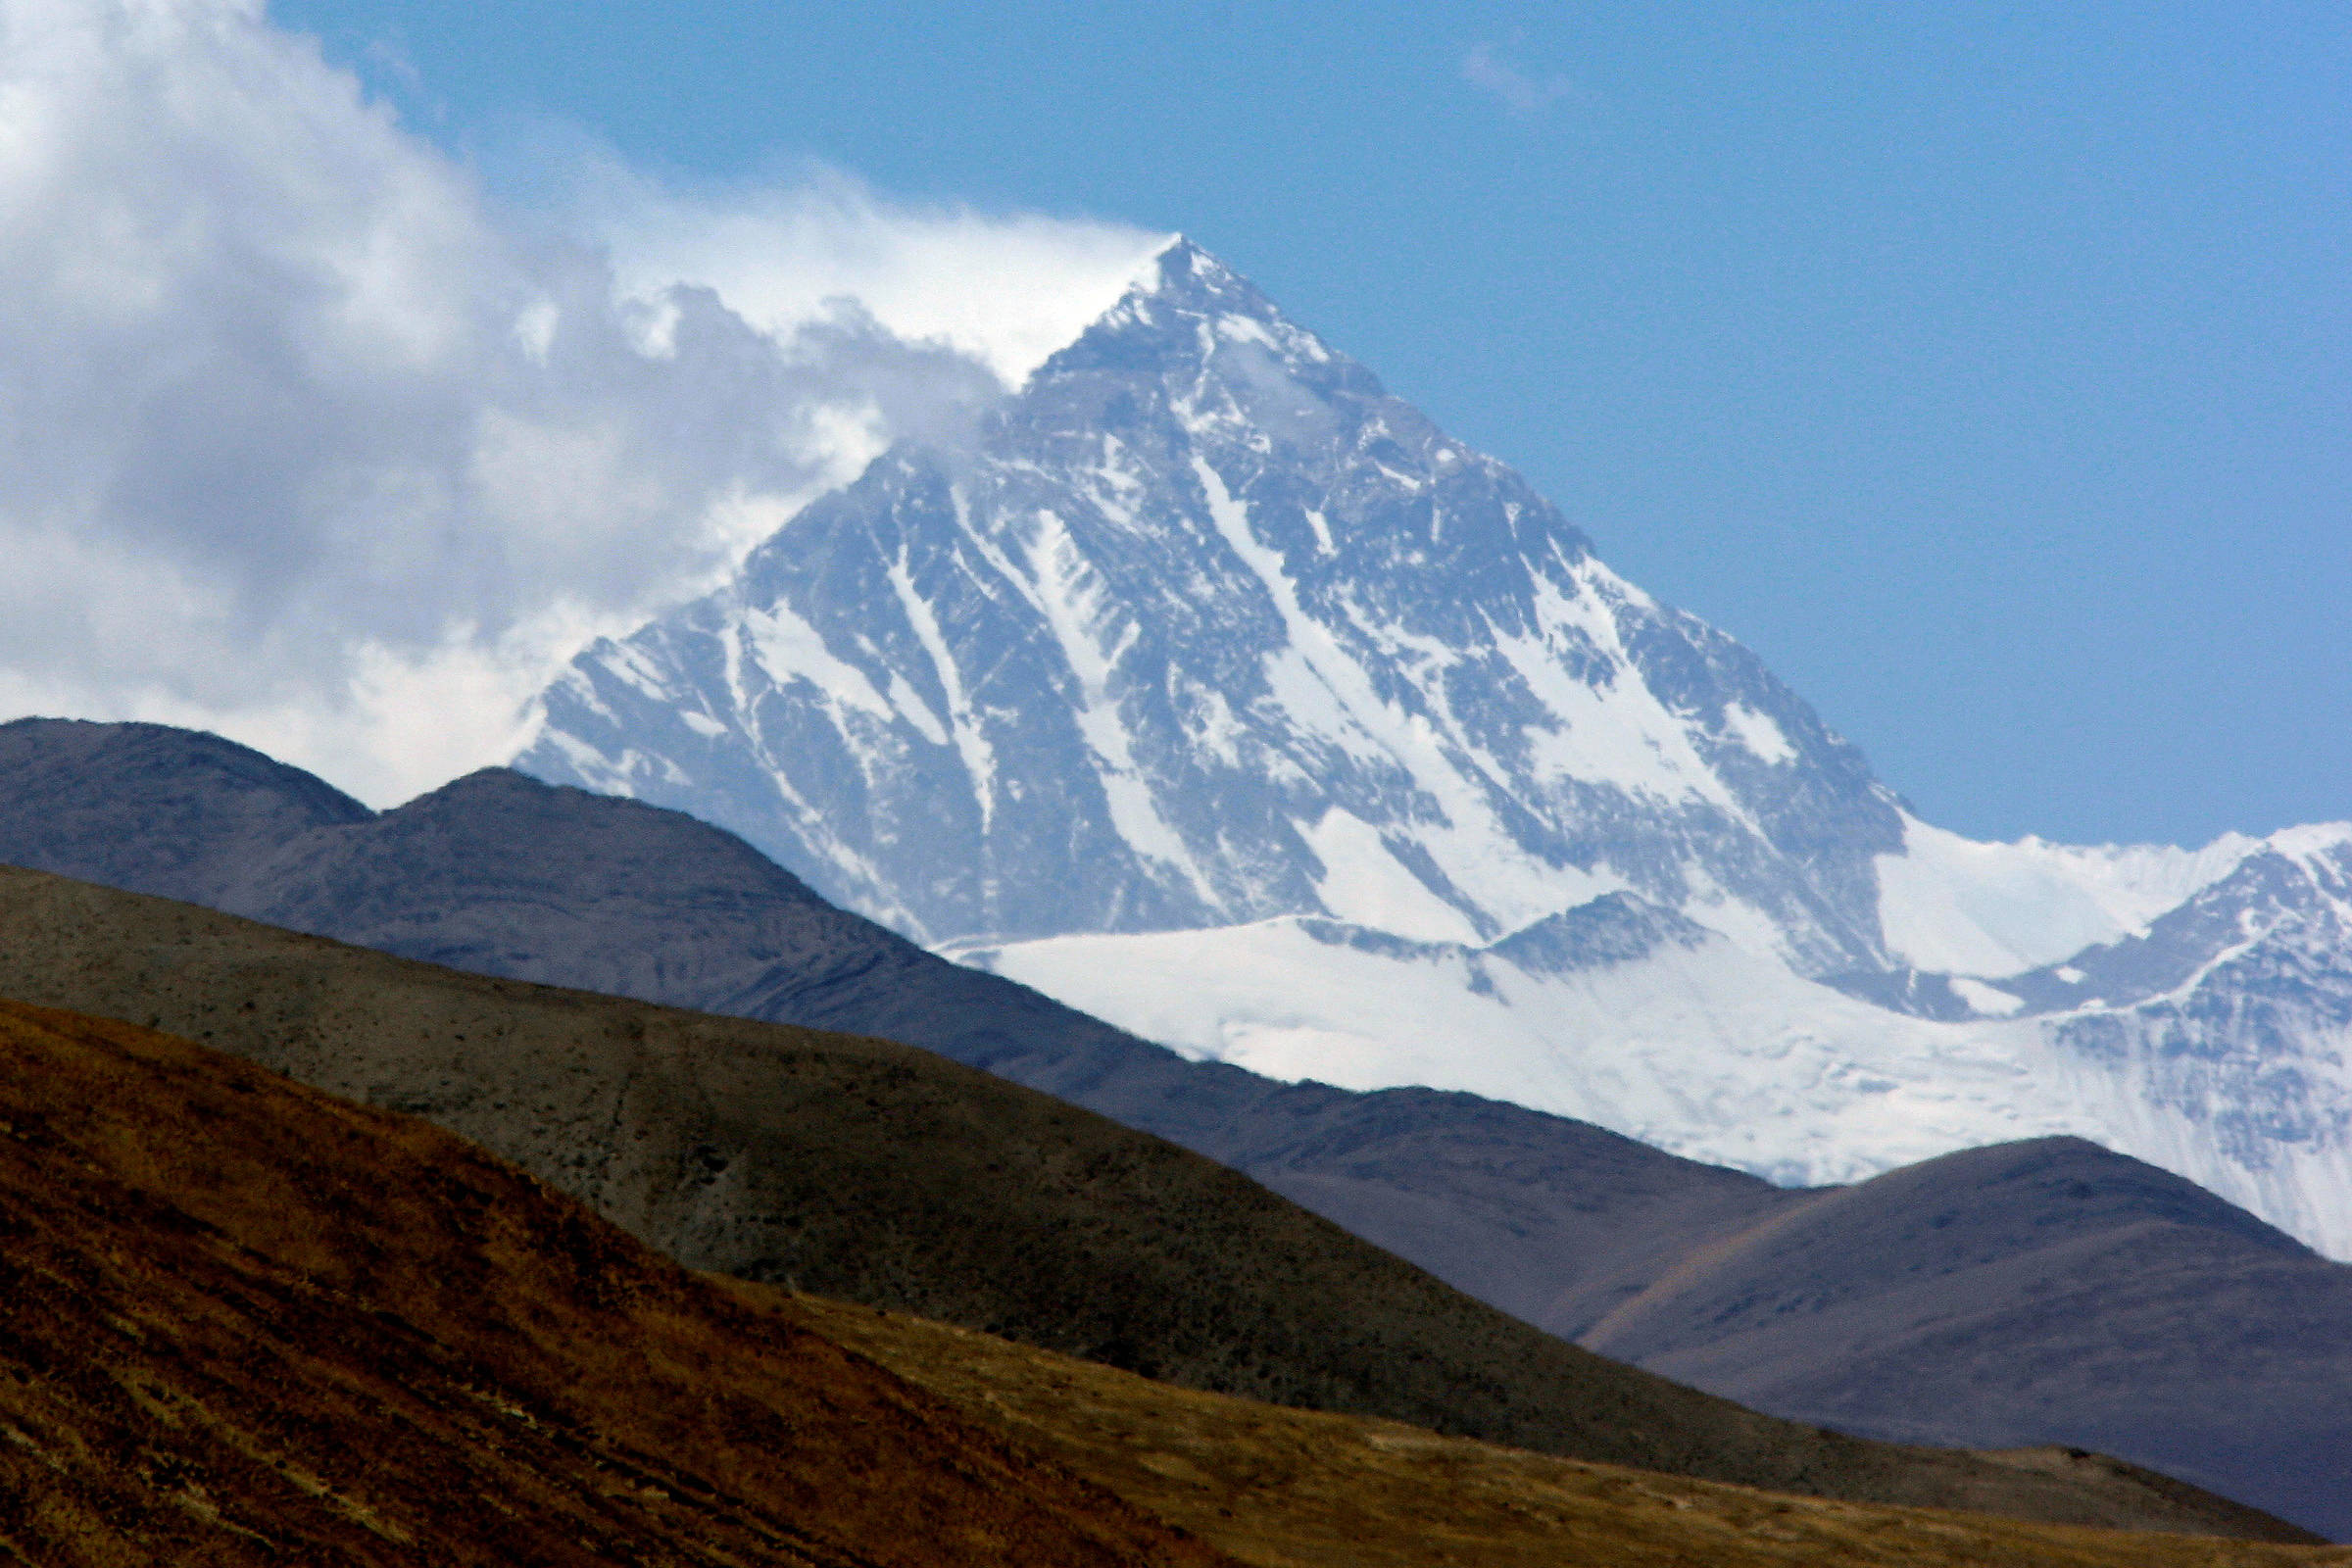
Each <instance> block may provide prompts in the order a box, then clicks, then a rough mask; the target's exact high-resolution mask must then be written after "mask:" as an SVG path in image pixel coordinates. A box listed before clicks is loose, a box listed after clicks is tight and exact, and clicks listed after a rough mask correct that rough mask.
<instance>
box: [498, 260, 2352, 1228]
mask: <svg viewBox="0 0 2352 1568" xmlns="http://www.w3.org/2000/svg"><path fill="white" fill-rule="evenodd" d="M544 706H545V712H546V722H545V725H544V728H543V730H542V732H541V734H540V736H539V738H538V740H537V741H536V742H535V744H533V746H532V747H531V748H530V749H529V750H528V751H527V752H526V753H525V754H524V755H523V756H522V757H521V758H519V759H518V760H517V764H516V765H517V766H519V767H521V768H522V769H523V770H525V771H527V772H531V773H533V774H536V775H538V776H540V777H542V778H546V779H549V780H553V781H557V782H566V783H575V784H579V785H582V786H584V787H587V788H589V789H592V790H597V791H600V792H605V793H613V794H622V795H629V796H634V797H636V798H638V799H641V800H644V801H648V802H652V803H657V804H661V805H664V806H669V807H674V808H677V809H683V810H686V811H689V812H691V813H693V814H695V815H697V816H700V817H702V818H704V819H706V820H708V821H711V822H714V823H717V824H720V825H722V826H725V827H727V828H729V829H731V830H733V831H735V832H737V833H740V834H741V835H743V836H744V837H745V838H747V839H749V840H750V841H751V842H752V843H753V844H755V845H757V846H758V847H759V848H760V849H761V850H762V851H764V852H766V853H767V854H769V855H770V856H772V857H774V858H776V859H777V860H778V861H780V862H781V863H782V864H784V865H785V866H786V867H788V868H789V869H791V870H792V871H794V872H796V873H797V874H799V875H800V876H802V877H803V878H805V879H806V880H807V881H808V882H809V884H810V885H811V886H813V887H814V888H815V889H816V890H817V891H818V892H820V893H821V894H823V895H824V896H825V897H827V898H829V899H832V900H834V901H836V902H838V903H840V904H843V905H845V906H847V907H851V908H854V909H858V910H859V911H861V912H864V913H866V914H869V915H871V916H873V917H875V918H877V919H880V920H882V921H884V922H885V923H887V924H889V925H892V926H894V927H895V928H897V929H898V930H900V931H902V932H904V933H906V934H907V935H908V936H910V937H912V938H914V939H915V940H917V941H919V942H922V943H924V944H925V945H927V946H930V947H932V948H934V949H935V950H937V951H940V952H943V953H947V954H950V955H953V956H957V957H959V958H961V959H963V960H964V961H967V962H970V963H973V964H976V965H980V966H984V967H990V968H994V969H996V970H997V971H999V972H1001V973H1003V974H1005V975H1008V976H1011V977H1013V978H1017V979H1020V980H1022V981H1024V982H1025V983H1027V984H1030V985H1033V986H1035V987H1037V988H1038V989H1040V990H1043V991H1045V992H1047V993H1049V994H1050V995H1054V996H1055V997H1058V998H1060V999H1061V1000H1063V1001H1066V1002H1069V1003H1071V1004H1072V1005H1077V1006H1080V1007H1082V1008H1084V1009H1085V1010H1086V1011H1088V1012H1091V1013H1093V1014H1095V1015H1097V1016H1100V1017H1104V1018H1107V1019H1109V1020H1110V1021H1112V1022H1114V1023H1117V1024H1120V1025H1122V1026H1124V1027H1127V1028H1129V1029H1132V1030H1134V1031H1135V1032H1136V1033H1138V1034H1141V1035H1143V1036H1145V1037H1147V1038H1150V1039H1154V1040H1159V1041H1163V1042H1165V1043H1167V1044H1169V1045H1171V1046H1174V1047H1176V1048H1177V1049H1179V1050H1181V1051H1183V1052H1185V1053H1187V1054H1192V1055H1195V1056H1201V1057H1215V1058H1219V1059H1224V1060H1228V1061H1233V1062H1237V1063H1239V1064H1242V1065H1246V1066H1250V1067H1252V1068H1255V1069H1258V1070H1261V1071H1264V1072H1268V1073H1271V1074H1273V1075H1275V1076H1278V1077H1285V1078H1315V1079H1320V1080H1324V1081H1328V1082H1333V1083H1337V1084H1341V1085H1345V1086H1348V1087H1354V1088H1376V1087H1382V1086H1386V1085H1396V1084H1421V1085H1429V1086H1434V1087H1438V1088H1446V1089H1461V1090H1469V1091H1473V1092H1476V1093H1480V1094H1483V1095H1488V1096H1491V1097H1494V1098H1497V1099H1502V1100H1509V1101H1514V1102H1517V1103H1523V1104H1527V1105H1531V1106H1534V1107H1536V1108H1540V1109H1544V1110H1548V1111H1554V1112H1559V1113H1563V1114H1569V1115H1575V1116H1580V1117H1584V1118H1587V1119H1590V1120H1593V1121H1596V1122H1599V1123H1601V1124H1603V1125H1606V1126H1610V1127H1613V1128H1616V1129H1618V1130H1620V1131H1623V1132H1626V1133H1629V1134H1632V1135H1634V1136H1637V1137H1640V1138H1642V1139H1644V1140H1646V1141H1649V1142H1651V1143H1654V1144H1657V1145H1660V1146H1662V1147H1664V1148H1667V1149H1670V1150H1673V1151H1676V1152H1682V1153H1687V1154H1692V1155H1696V1156H1700V1157H1704V1158H1708V1159H1714V1160H1719V1161H1722V1162H1725V1163H1729V1164H1733V1165H1737V1166H1740V1167H1742V1168H1745V1169H1748V1170H1752V1171H1756V1172H1759V1173H1761V1174H1765V1175H1767V1176H1770V1177H1772V1178H1773V1179H1775V1180H1779V1181H1784V1182H1796V1181H1803V1182H1823V1181H1844V1180H1853V1179H1859V1178H1862V1177H1866V1176H1868V1175H1871V1174H1873V1173H1876V1172H1878V1171H1882V1170H1886V1169H1889V1168H1892V1167H1893V1166H1896V1165H1899V1164H1903V1163H1906V1162H1909V1161H1912V1160H1916V1159H1920V1158H1926V1157H1931V1156H1934V1155H1936V1154H1940V1153H1943V1152H1949V1151H1953V1150H1957V1149H1961V1148H1965V1147H1969V1146H1973V1145H1981V1144H1988V1143H1996V1142H2002V1141H2005V1140H2013V1139H2018V1138H2024V1137H2036V1136H2058V1135H2076V1136H2082V1137H2086V1138H2089V1139H2091V1140H2093V1141H2095V1142H2098V1143H2101V1144H2103V1145H2106V1146H2107V1147H2109V1148H2113V1149H2117V1150H2121V1151H2124V1152H2130V1153H2132V1154H2135V1155H2138V1156H2140V1157H2142V1158H2145V1159H2148V1160H2150V1161H2152V1162H2154V1163H2157V1164H2159V1165H2162V1166H2165V1167H2167V1168H2170V1169H2172V1170H2175V1171H2177V1172H2180V1174H2182V1175H2185V1176H2187V1177H2189V1178H2191V1179H2192V1180H2195V1181H2197V1182H2200V1183H2202V1184H2204V1185H2205V1186H2207V1187H2209V1188H2211V1189H2212V1190H2214V1191H2216V1192H2218V1193H2220V1194H2222V1195H2223V1196H2225V1197H2227V1198H2229V1199H2230V1200H2231V1201H2235V1202H2238V1203H2241V1204H2243V1205H2245V1206H2247V1207H2249V1208H2251V1209H2253V1210H2255V1211H2256V1212H2258V1213H2260V1214H2262V1215H2263V1216H2264V1217H2265V1218H2267V1219H2269V1220H2271V1221H2272V1222H2274V1223H2275V1224H2277V1225H2278V1226H2280V1227H2281V1228H2283V1229H2285V1230H2286V1231H2288V1232H2290V1233H2292V1234H2294V1235H2297V1236H2299V1237H2301V1238H2303V1239H2304V1240H2306V1241H2308V1242H2311V1243H2313V1244H2314V1245H2317V1246H2318V1247H2320V1248H2321V1249H2322V1250H2325V1251H2327V1252H2329V1253H2330V1254H2332V1255H2336V1256H2345V1255H2352V1068H2348V1067H2347V1065H2346V1054H2345V1051H2344V1045H2345V1041H2346V1039H2347V1035H2348V1034H2352V901H2348V900H2347V889H2348V888H2352V830H2345V829H2342V828H2311V829H2298V830H2293V831H2291V832H2289V833H2285V834H2280V835H2277V836H2275V837H2274V838H2272V839H2269V840H2259V841H2258V840H2252V839H2245V838H2236V837H2232V838H2229V839H2226V840H2224V841H2222V842H2220V843H2218V844H2216V845H2213V846H2208V847H2205V848H2204V849H2202V850H2196V851H2185V850H2172V849H2166V848H2161V847H2157V848H2147V847H2134V848H2126V849H2115V848H2097V849H2076V848H2069V847H2065V846H2054V845H2047V844H2042V843H2039V842H2038V841H2034V840H2028V841H2025V842H2023V843H2021V844H2016V845H1985V844H1972V843H1969V842H1968V841H1965V840H1962V839H1959V838H1957V837H1955V836H1953V835H1950V834H1947V833H1942V832H1940V831H1938V830H1936V829H1935V828H1934V827H1932V826H1930V825H1928V824H1925V823H1922V822H1920V821H1918V820H1917V819H1916V818H1915V817H1914V816H1913V815H1912V814H1911V813H1910V812H1909V811H1908V810H1907V809H1905V807H1904V805H1903V803H1902V802H1901V801H1900V799H1899V798H1898V797H1897V796H1896V795H1894V794H1893V793H1892V792H1891V791H1890V790H1889V789H1887V787H1886V786H1885V785H1884V784H1882V783H1881V782H1879V781H1878V780H1877V779H1876V778H1874V776H1873V775H1872V773H1871V771H1870V768H1869V766H1868V764H1867V763H1866V761H1865V760H1864V759H1863V758H1862V756H1861V755H1860V753H1859V752H1858V751H1857V750H1856V749H1855V748H1853V747H1852V746H1851V745H1849V744H1847V743H1846V742H1845V741H1844V740H1842V739H1841V738H1839V737H1838V735H1836V734H1835V733H1833V732H1832V731H1831V730H1830V729H1829V728H1828V727H1827V726H1825V725H1824V723H1823V722H1822V721H1821V719H1820V718H1819V717H1818V716H1817V715H1816V714H1815V713H1814V712H1813V711H1812V710H1811V709H1810V708H1809V707H1808V706H1807V705H1806V704H1805V703H1804V702H1803V701H1802V700H1801V699H1800V698H1798V697H1797V696H1796V695H1795V694H1794V693H1792V692H1791V691H1789V689H1788V688H1787V687H1786V686H1785V685H1784V684H1783V683H1782V682H1781V681H1779V680H1778V679H1777V678H1775V677H1774V675H1773V674H1772V673H1771V671H1770V670H1768V669H1767V668H1766V667H1765V666H1764V665H1763V663H1762V662H1760V661H1759V660H1757V659H1756V658H1755V657H1754V655H1752V654H1751V653H1750V652H1748V651H1747V650H1746V649H1744V648H1742V647H1741V646H1740V644H1739V643H1737V642H1735V641H1734V640H1732V639H1731V638H1729V637H1728V636H1726V635H1724V634H1723V633H1721V632H1719V631H1717V630H1715V629H1714V628H1712V627H1710V626H1708V625H1706V624H1704V623H1703V622H1701V621H1699V620H1697V619H1696V618H1694V617H1692V616H1691V615H1688V614H1685V613H1679V612H1677V611H1674V610H1672V609H1670V608H1668V607H1665V606H1663V605H1660V604H1658V603H1657V602H1656V601H1654V600H1652V599H1651V598H1650V597H1649V596H1647V595H1645V594H1644V593H1642V591H1641V590H1640V589H1638V588H1636V587H1634V586H1633V585H1631V584H1630V583H1628V582H1626V581H1625V580H1624V579H1623V578H1621V577H1619V576H1618V575H1617V574H1616V573H1614V572H1613V571H1611V570H1610V569H1609V568H1608V566H1607V565H1606V564H1603V563H1602V562H1601V561H1600V560H1599V559H1598V558H1597V556H1596V555H1595V554H1594V553H1593V547H1592V545H1591V544H1590V542H1589V541H1588V540H1587V539H1586V537H1585V536H1584V535H1583V534H1582V533H1581V532H1579V531H1578V530H1577V529H1576V528H1575V527H1574V526H1572V525H1571V524H1570V523H1569V522H1568V521H1567V520H1566V519H1565V518H1563V517H1562V516H1561V515H1560V514H1559V513H1558V511H1557V510H1556V509H1555V508H1553V507H1552V506H1550V505H1549V504H1548V503H1546V502H1545V501H1544V499H1543V498H1542V497H1541V496H1540V495H1538V494H1536V493H1535V491H1534V490H1533V489H1532V488H1531V487H1530V486H1529V485H1528V484H1527V483H1526V481H1525V480H1523V479H1522V478H1520V477H1519V476H1518V475H1517V474H1515V473H1514V472H1512V471H1511V470H1510V469H1509V468H1508V467H1506V466H1503V465H1501V464H1499V463H1497V462H1495V460H1493V459H1491V458H1488V457H1485V456H1482V455H1481V454H1478V453H1476V452H1474V451H1472V450H1470V449H1468V448H1466V447H1464V446H1463V445H1461V444H1460V443H1458V442H1456V441H1453V440H1451V439H1450V438H1448V437H1446V435H1445V434H1444V433H1443V432H1441V431H1440V430H1438V429H1437V428H1436V427H1435V426H1434V425H1433V424H1432V423H1431V422H1430V421H1429V420H1428V419H1427V418H1426V417H1424V416H1422V415H1421V414H1419V413H1417V412H1416V411H1414V410H1413V409H1411V408H1410V407H1408V406H1406V405H1405V404H1403V403H1401V402H1400V401H1398V400H1397V399H1395V398H1393V397H1391V396H1389V395H1388V394H1387V393H1386V392H1385V391H1384V390H1383V388H1382V387H1381V385H1380V383H1379V381H1378V380H1377V379H1376V378H1375V377H1374V376H1373V375H1372V374H1371V372H1369V371H1368V370H1366V369H1365V368H1363V367H1361V366H1359V365H1356V364H1355V363H1353V362H1351V361H1349V360H1348V359H1347V358H1346V357H1345V356H1344V355H1342V354H1340V353H1338V352H1336V351H1335V350H1333V349H1331V348H1330V347H1328V346H1327V345H1325V344H1324V343H1322V342H1321V341H1320V340H1319V339H1317V338H1316V337H1315V336H1314V335H1313V334H1311V333H1309V332H1307V331H1305V330H1303V329H1301V328H1299V326H1297V325H1295V324H1294V323H1292V322H1290V321H1289V320H1287V319H1285V318H1284V317H1283V316H1282V314H1281V313H1280V312H1279V311H1278V310H1276V309H1275V307H1274V306H1273V305H1272V304H1271V303H1270V302H1269V301H1267V300H1266V299H1265V298H1264V296H1263V295H1261V294H1260V293H1259V292H1258V291H1257V290H1256V289H1255V288H1253V287H1252V286H1251V285H1250V284H1249V283H1248V282H1247V281H1245V280H1243V279H1242V278H1240V277H1238V276H1236V275H1235V274H1234V273H1233V272H1232V271H1230V270H1228V269H1226V268H1224V267H1223V266H1221V265H1220V264H1219V263H1217V262H1216V261H1215V260H1214V259H1212V258H1210V257H1208V256H1206V255H1205V254H1203V253H1202V252H1201V251H1200V250H1199V249H1198V248H1196V247H1194V246H1192V245H1190V244H1188V243H1185V242H1182V241H1178V242H1175V243H1172V244H1171V245H1170V246H1169V247H1168V248H1167V249H1166V250H1164V251H1163V252H1162V253H1161V254H1160V255H1159V256H1158V258H1157V259H1156V262H1155V264H1154V266H1153V267H1152V270H1150V272H1149V275H1147V276H1145V277H1143V278H1142V279H1141V280H1140V281H1139V282H1138V283H1137V285H1136V286H1135V287H1134V288H1133V289H1132V290H1131V291H1130V292H1129V293H1128V294H1127V295H1126V296H1125V297H1124V298H1123V299H1122V300H1121V301H1120V302H1119V303H1118V304H1117V305H1116V306H1115V307H1114V308H1113V309H1112V310H1111V311H1110V312H1109V313H1108V314H1107V315H1105V316H1103V318H1102V319H1099V320H1098V321H1097V322H1096V323H1095V324H1094V325H1093V326H1091V327H1090V328H1089V329H1088V330H1087V331H1086V332H1085V333H1084V334H1082V335H1081V336H1080V337H1079V338H1078V339H1077V340H1076V341H1075V342H1073V343H1071V344H1070V345H1069V346H1068V347H1066V348H1065V349H1063V350H1062V351H1061V352H1060V353H1058V354H1056V355H1055V356H1054V357H1053V358H1052V359H1051V360H1049V361H1048V362H1047V363H1046V364H1045V365H1044V366H1043V367H1042V368H1040V369H1039V370H1038V371H1037V372H1036V373H1035V374H1033V375H1032V376H1031V377H1030V379H1029V380H1028V381H1027V383H1026V384H1025V385H1024V386H1022V387H1021V388H1020V389H1019V390H1018V391H1017V392H1016V393H1014V394H1012V395H1011V396H1009V397H1008V398H1007V399H1006V400H1005V402H1004V403H1003V404H1002V405H1001V406H1000V407H999V408H998V409H997V410H995V411H994V412H993V413H992V414H991V415H990V416H989V417H988V418H987V419H986V420H985V421H984V423H983V426H982V428H981V430H980V431H979V433H978V435H977V437H976V438H975V439H974V440H973V441H972V442H971V443H969V444H968V445H965V446H959V447H952V448H951V447H938V446H933V447H924V446H914V445H908V446H902V447H899V448H897V449H894V450H893V451H891V452H890V453H888V454H886V455H885V456H884V457H883V458H881V459H880V460H878V461H877V462H876V463H875V464H874V465H873V466H872V467H871V468H869V469H868V471H867V472H866V473H865V474H864V475H863V476H861V477H860V478H859V479H858V480H857V481H856V482H855V483H853V484H851V485H849V486H848V487H846V488H844V489H842V490H840V491H838V492H836V493H834V494H832V495H830V496H827V497H825V498H823V499H821V500H819V501H818V502H816V503H814V504H813V505H811V506H809V508H807V509H806V510H805V511H804V512H802V513H801V514H800V515H797V516H796V517H794V518H793V519H792V520H791V521H790V522H788V523H787V524H786V525H785V526H784V527H783V528H782V529H781V530H780V531H779V532H778V533H777V534H776V535H775V536H774V537H772V538H771V539H769V540H768V541H767V542H765V543H764V544H763V545H761V546H760V548H759V549H758V550H756V551H755V552H753V554H752V555H751V556H750V557H749V558H748V559H747V560H746V562H745V563H744V564H743V566H742V568H741V570H740V571H739V572H738V574H737V575H736V576H735V578H734V579H733V580H732V581H730V582H729V583H728V584H727V585H726V586H725V587H723V588H722V589H720V590H719V591H717V592H715V593H713V594H711V595H710V596H709V597H707V598H705V599H702V600H700V601H698V602H696V603H693V604H690V605H688V606H685V607H683V608H681V609H680V610H678V611H676V612H674V613H670V614H667V615H664V616H662V617H661V618H660V619H658V620H656V621H654V622H653V623H651V624H649V625H647V626H646V627H644V628H643V629H641V630H639V631H638V632H636V633H635V634H633V635H631V636H629V637H626V638H623V639H619V640H614V641H605V642H601V643H599V644H598V645H596V646H595V647H593V648H591V649H589V650H588V651H587V652H586V653H584V654H583V655H581V657H580V658H579V659H578V660H577V661H576V662H574V663H573V665H572V666H571V668H570V669H569V670H568V671H567V672H566V674H565V675H564V677H563V679H562V680H560V681H559V682H558V683H557V684H556V685H555V686H554V687H553V688H551V689H550V690H549V691H548V693H547V694H546V696H545V699H544Z"/></svg>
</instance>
